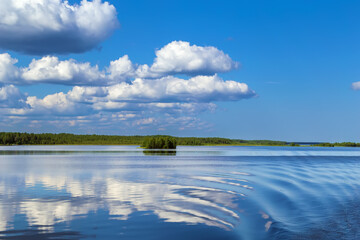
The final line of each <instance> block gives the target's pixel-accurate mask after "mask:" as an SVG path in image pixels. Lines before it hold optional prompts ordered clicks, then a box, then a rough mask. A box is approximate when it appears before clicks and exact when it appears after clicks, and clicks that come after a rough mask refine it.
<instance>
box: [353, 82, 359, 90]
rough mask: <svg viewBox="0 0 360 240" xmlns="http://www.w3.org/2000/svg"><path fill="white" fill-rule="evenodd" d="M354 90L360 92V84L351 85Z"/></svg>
mask: <svg viewBox="0 0 360 240" xmlns="http://www.w3.org/2000/svg"><path fill="white" fill-rule="evenodd" d="M351 87H352V89H354V90H360V82H354V83H352V84H351Z"/></svg>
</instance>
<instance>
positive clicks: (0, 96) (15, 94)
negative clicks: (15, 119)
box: [0, 85, 26, 108]
mask: <svg viewBox="0 0 360 240" xmlns="http://www.w3.org/2000/svg"><path fill="white" fill-rule="evenodd" d="M25 101H26V96H25V94H22V93H21V92H20V91H19V89H18V88H16V87H15V86H14V85H9V86H4V87H2V88H0V108H22V107H25V106H26V103H25Z"/></svg>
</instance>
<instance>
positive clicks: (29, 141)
mask: <svg viewBox="0 0 360 240" xmlns="http://www.w3.org/2000/svg"><path fill="white" fill-rule="evenodd" d="M150 137H164V138H171V139H175V140H176V144H177V145H188V146H190V145H192V146H204V145H244V146H250V145H251V146H296V144H294V143H288V142H284V141H270V140H240V139H228V138H218V137H171V136H166V135H154V136H116V135H75V134H69V133H59V134H53V133H42V134H35V133H16V132H0V145H142V144H143V143H144V141H145V140H146V139H148V138H150Z"/></svg>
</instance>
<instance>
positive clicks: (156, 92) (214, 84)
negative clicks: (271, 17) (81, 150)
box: [68, 75, 255, 103]
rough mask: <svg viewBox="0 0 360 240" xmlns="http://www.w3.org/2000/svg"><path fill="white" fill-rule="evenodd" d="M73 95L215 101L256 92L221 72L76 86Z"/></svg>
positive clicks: (83, 99) (98, 99)
mask: <svg viewBox="0 0 360 240" xmlns="http://www.w3.org/2000/svg"><path fill="white" fill-rule="evenodd" d="M68 94H69V96H70V97H71V98H72V99H74V100H75V101H79V102H104V101H106V102H123V103H131V102H133V103H150V102H162V103H171V102H214V101H237V100H241V99H244V98H251V97H253V96H255V92H254V91H253V90H251V89H250V88H249V87H248V86H247V84H245V83H239V82H235V81H224V80H223V79H221V78H220V77H219V76H217V75H214V76H196V77H193V78H190V79H189V80H184V79H180V78H176V77H172V76H169V77H164V78H160V79H153V80H149V79H141V78H137V79H135V80H134V81H133V82H132V83H125V82H123V83H120V84H116V85H113V86H109V87H74V88H73V90H72V91H70V92H69V93H68Z"/></svg>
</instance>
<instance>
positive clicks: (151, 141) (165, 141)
mask: <svg viewBox="0 0 360 240" xmlns="http://www.w3.org/2000/svg"><path fill="white" fill-rule="evenodd" d="M176 145H177V142H176V139H175V138H172V137H160V136H158V137H150V138H145V140H144V142H143V144H142V145H141V147H143V148H146V149H176Z"/></svg>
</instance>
